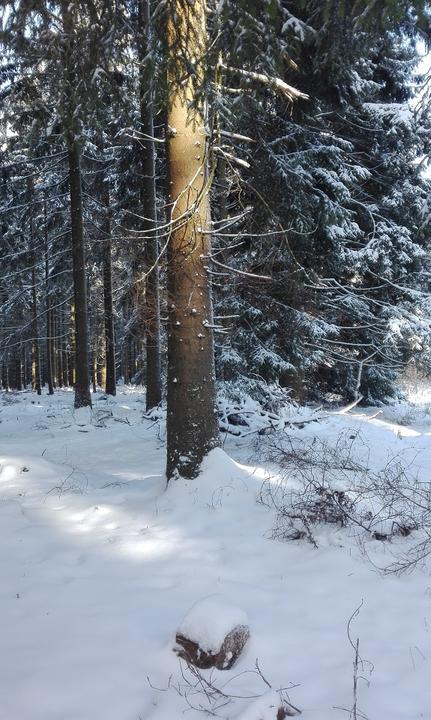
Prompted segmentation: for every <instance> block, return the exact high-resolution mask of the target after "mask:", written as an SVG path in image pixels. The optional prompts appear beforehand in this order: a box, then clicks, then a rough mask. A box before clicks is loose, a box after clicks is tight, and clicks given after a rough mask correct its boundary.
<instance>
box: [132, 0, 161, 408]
mask: <svg viewBox="0 0 431 720" xmlns="http://www.w3.org/2000/svg"><path fill="white" fill-rule="evenodd" d="M138 13H139V61H140V65H139V82H140V106H141V132H142V140H141V158H142V175H143V177H142V191H141V211H142V216H143V219H142V230H143V233H144V237H145V240H144V242H145V269H146V286H145V339H146V366H147V377H146V379H147V382H146V385H147V398H146V403H147V410H149V409H150V408H152V407H154V406H155V405H158V404H159V403H160V401H161V399H162V385H161V374H160V298H159V263H158V254H159V249H158V239H157V209H156V167H155V166H156V163H155V143H154V140H153V139H152V138H153V136H154V118H153V97H152V96H153V88H152V84H153V83H152V76H151V75H152V73H151V72H148V70H146V68H145V63H144V59H145V57H146V55H147V53H148V51H149V38H150V0H138Z"/></svg>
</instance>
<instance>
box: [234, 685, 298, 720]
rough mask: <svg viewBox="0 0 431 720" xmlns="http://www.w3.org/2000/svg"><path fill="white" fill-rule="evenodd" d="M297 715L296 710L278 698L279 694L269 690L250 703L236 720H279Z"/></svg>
mask: <svg viewBox="0 0 431 720" xmlns="http://www.w3.org/2000/svg"><path fill="white" fill-rule="evenodd" d="M299 714H300V713H299V711H298V710H296V709H295V708H294V707H293V706H292V705H290V703H288V702H286V701H285V700H284V698H283V697H280V693H278V692H276V691H275V690H271V691H270V692H267V693H265V694H264V695H262V696H261V697H260V698H258V699H257V700H255V701H254V702H252V703H251V705H249V706H248V708H247V709H246V710H245V711H244V712H243V713H241V715H240V716H239V717H238V720H280V718H286V717H292V716H294V715H299Z"/></svg>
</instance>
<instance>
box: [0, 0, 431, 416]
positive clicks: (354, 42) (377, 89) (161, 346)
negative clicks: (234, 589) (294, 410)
mask: <svg viewBox="0 0 431 720" xmlns="http://www.w3.org/2000/svg"><path fill="white" fill-rule="evenodd" d="M171 7H174V10H173V13H174V14H173V16H172V18H173V26H175V25H176V26H178V25H179V24H181V23H180V18H181V16H184V17H186V16H187V13H188V3H187V2H185V0H184V2H182V1H181V2H180V1H179V2H177V3H173V4H171ZM167 8H168V10H167ZM167 14H169V4H168V5H165V4H163V3H150V2H149V0H148V2H147V0H137V1H136V2H128V1H127V0H121V1H119V2H116V3H105V2H103V0H100V1H97V2H96V1H92V2H80V1H79V0H77V1H76V2H73V3H72V4H69V5H68V4H67V3H62V2H45V1H44V0H40V1H39V0H36V1H35V2H26V1H25V0H21V1H20V2H18V0H17V1H16V2H13V3H3V9H2V28H3V29H2V34H1V43H2V48H3V59H2V61H1V65H0V73H1V74H0V88H1V132H2V138H1V146H0V148H1V149H0V153H1V158H0V161H1V185H0V198H1V200H0V212H1V216H0V232H1V240H0V242H1V257H0V263H1V274H0V297H1V304H0V348H1V350H0V362H1V368H2V371H1V383H2V387H3V389H8V388H10V389H15V390H20V389H21V388H23V387H28V386H30V384H31V385H32V387H33V388H34V389H35V390H37V391H38V392H40V391H41V388H42V387H47V388H48V391H49V392H50V393H51V392H53V389H54V388H55V387H67V386H72V385H75V391H76V396H75V404H76V405H77V406H80V405H85V404H89V403H90V402H91V399H90V395H89V390H88V386H89V375H88V373H89V370H90V369H91V381H92V384H93V389H94V390H96V387H98V386H100V387H102V388H103V389H104V390H106V392H108V393H111V394H115V387H116V381H118V380H119V379H122V380H123V381H124V382H125V383H138V384H140V383H143V384H146V386H147V408H148V409H150V408H151V407H153V406H155V405H157V404H159V402H160V401H161V399H162V395H164V389H163V388H164V387H165V381H164V380H163V378H165V377H166V364H167V360H166V358H167V340H168V335H170V332H168V330H167V324H168V323H171V326H172V323H173V322H174V321H173V319H172V317H171V318H170V319H169V317H168V316H169V312H170V310H169V300H168V296H169V292H168V291H167V287H166V283H167V282H168V285H169V277H168V278H167V276H168V275H169V272H167V270H169V264H170V263H172V257H171V254H170V241H171V230H172V225H171V222H172V221H171V212H172V204H171V202H170V198H169V184H170V183H171V182H172V181H171V179H170V175H169V172H168V158H167V155H166V148H165V139H166V138H169V132H170V130H171V131H172V128H170V126H169V117H168V115H167V113H169V102H170V100H169V92H170V90H169V86H170V85H172V84H174V83H177V84H178V86H179V87H181V83H184V82H191V85H192V87H193V93H194V96H193V97H194V99H193V98H192V99H191V101H190V102H189V111H190V108H192V111H191V112H193V104H194V103H195V104H196V103H197V104H199V103H200V102H201V101H203V98H204V97H205V102H206V103H207V107H208V112H207V117H206V119H205V123H206V126H205V127H206V131H207V133H208V151H207V156H206V158H205V162H206V163H207V170H206V172H207V175H208V181H207V184H206V189H205V192H208V193H209V194H210V205H211V212H212V226H211V228H212V251H211V252H210V253H209V254H208V257H207V258H206V259H205V268H206V270H205V271H207V272H208V273H209V275H210V279H211V281H212V291H213V302H214V320H213V321H211V320H210V321H209V322H208V323H207V325H208V328H207V329H206V332H209V333H210V334H212V333H213V334H214V337H215V341H214V346H215V362H216V370H217V377H218V379H219V380H220V381H224V383H225V387H228V388H230V390H229V392H230V393H231V394H233V396H237V395H238V394H241V393H242V392H246V393H249V394H251V395H252V396H253V397H256V398H258V399H260V400H265V398H266V397H267V390H266V386H267V385H268V384H271V383H277V384H279V386H280V387H281V388H286V389H287V390H288V391H289V392H290V394H291V397H292V398H294V399H298V400H300V401H307V400H315V401H316V400H317V401H321V400H324V399H328V398H338V399H343V400H349V401H350V400H354V399H356V398H358V397H359V396H361V397H363V398H364V399H365V401H366V402H368V403H371V402H377V401H387V400H388V399H390V398H391V397H394V396H395V395H396V394H397V392H398V391H397V380H398V379H399V377H400V375H401V374H402V373H403V372H404V371H405V369H406V367H408V366H409V364H413V365H414V366H415V367H416V368H420V370H421V371H422V372H425V373H427V372H428V365H429V359H430V343H431V334H430V300H429V278H430V276H429V210H428V193H429V187H430V185H429V181H428V180H427V179H426V177H425V175H424V172H423V171H424V169H425V168H426V162H427V161H426V158H427V153H428V152H429V142H430V140H429V138H430V110H429V103H428V93H427V83H428V80H427V77H426V76H423V75H422V76H421V75H420V74H419V72H418V65H419V61H420V59H421V54H423V52H424V47H425V44H424V43H425V42H426V39H427V33H428V17H427V6H426V4H425V3H417V4H416V7H415V6H414V4H413V3H409V2H381V3H380V2H379V3H375V2H371V3H367V2H360V1H358V0H355V1H353V0H351V1H347V0H345V1H344V0H328V2H323V3H322V2H317V1H316V2H315V1H313V0H297V1H296V2H293V1H289V0H265V2H263V1H258V2H250V1H249V0H239V1H238V2H229V0H225V1H224V2H220V3H209V6H208V16H207V37H206V38H205V37H203V38H202V41H203V44H204V45H203V46H205V50H203V53H204V54H203V58H204V60H203V61H202V58H201V59H200V60H199V59H198V60H197V61H196V60H195V61H194V60H193V52H190V44H192V45H193V42H194V41H193V39H192V40H190V38H189V48H188V50H187V49H186V50H187V52H186V51H184V48H181V47H180V46H177V47H175V42H170V41H169V33H168V34H166V22H167V17H166V16H167ZM199 32H201V31H199ZM203 32H204V35H205V31H203ZM203 46H202V47H203ZM175 54H177V55H178V56H182V58H181V59H180V61H176V66H175V68H174V67H173V58H174V57H175ZM193 62H197V65H195V66H194V67H193ZM187 76H188V78H189V80H188V81H184V77H187ZM167 77H168V78H170V79H169V80H168V82H166V78H167ZM167 122H168V125H166V123H167ZM174 131H175V130H174ZM174 131H173V132H174ZM208 232H209V230H208ZM172 274H174V273H172ZM176 322H177V324H178V321H176ZM210 344H211V343H210ZM207 351H208V352H209V353H212V348H211V347H209V349H207V350H206V351H205V353H207ZM172 352H174V351H172ZM175 352H177V351H175ZM172 379H173V378H171V380H172ZM226 383H228V385H226Z"/></svg>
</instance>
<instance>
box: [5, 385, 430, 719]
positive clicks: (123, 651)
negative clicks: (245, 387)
mask: <svg viewBox="0 0 431 720" xmlns="http://www.w3.org/2000/svg"><path fill="white" fill-rule="evenodd" d="M430 399H431V398H428V397H426V396H421V397H417V398H416V403H417V404H418V405H417V409H416V410H414V409H413V410H412V408H411V407H410V406H407V405H405V406H397V408H395V409H394V408H390V409H387V410H384V411H383V412H381V413H380V414H379V415H378V416H376V417H373V415H374V414H375V412H376V410H372V409H367V410H366V411H360V410H358V409H354V410H352V411H351V412H350V413H349V414H345V415H330V416H328V417H325V418H323V419H322V420H321V421H320V422H319V423H309V424H306V425H305V426H304V427H303V428H302V429H299V428H298V429H295V430H292V433H294V434H295V435H298V436H300V437H309V438H310V437H311V436H312V435H318V437H319V438H320V439H322V438H323V439H325V441H327V442H328V443H335V442H336V440H337V438H339V437H340V433H345V434H346V433H347V434H350V435H351V436H352V437H354V438H360V446H361V447H362V448H364V447H366V448H368V454H369V457H370V461H371V463H372V466H373V467H375V468H376V469H378V468H379V467H380V466H382V465H384V463H385V462H387V460H388V459H389V458H390V457H392V456H394V455H398V456H401V457H403V458H404V459H405V461H406V463H407V464H408V465H409V466H410V467H414V468H415V471H417V472H418V473H419V474H420V477H421V479H423V480H426V481H429V480H430V479H431V413H430V412H429V407H430V404H429V401H430ZM143 416H144V404H143V395H142V394H141V393H139V391H136V390H133V391H132V390H130V389H127V388H124V389H122V390H120V392H119V394H118V396H117V398H116V399H106V398H105V397H104V396H102V395H101V394H99V395H96V396H95V397H94V409H93V411H92V412H91V413H90V412H89V411H86V410H80V411H78V412H75V411H73V394H72V393H71V392H57V393H56V394H55V396H54V397H53V398H49V397H48V396H46V395H43V396H42V397H41V398H37V397H36V396H35V395H34V394H32V393H28V392H27V393H20V394H18V395H5V394H3V395H1V396H0V423H1V424H0V578H1V580H0V720H95V718H101V719H102V720H147V718H148V719H149V720H177V719H179V718H181V717H183V716H185V717H189V718H191V719H192V720H193V719H194V718H198V717H202V716H203V715H202V712H201V710H200V709H199V708H201V707H202V708H207V709H210V710H211V711H212V712H214V713H216V714H217V716H219V717H222V718H229V719H232V720H233V719H234V718H239V717H241V714H242V713H245V714H244V715H243V717H247V719H248V720H261V718H264V717H265V718H266V717H267V715H265V712H266V710H262V709H258V710H256V711H254V710H253V711H248V710H247V708H248V706H249V705H250V704H251V703H252V702H253V700H252V697H253V696H256V695H260V694H263V693H266V692H269V688H268V686H267V684H266V683H265V681H264V679H263V678H262V676H261V675H260V674H259V673H258V672H257V671H256V660H257V661H258V666H259V668H260V670H261V673H262V675H263V676H264V678H265V679H266V681H267V682H268V683H269V684H270V685H271V686H272V688H273V689H274V690H277V689H279V688H288V691H289V696H290V699H291V701H292V703H293V704H294V705H295V706H297V707H300V708H301V709H302V712H303V717H304V720H333V719H335V718H343V717H346V718H348V717H349V711H350V709H351V708H352V704H353V694H352V684H353V660H354V651H353V649H352V647H351V645H350V644H349V641H348V638H347V623H348V621H349V618H350V617H351V616H352V614H353V613H354V611H355V609H356V608H358V607H359V606H360V605H361V603H362V605H361V608H360V611H359V613H358V615H357V616H356V617H355V618H354V620H353V621H352V625H351V635H352V638H353V640H356V638H357V637H359V639H360V654H361V657H362V659H363V665H361V666H360V668H359V669H360V675H362V676H363V677H364V678H365V680H366V681H367V682H366V681H365V680H360V681H359V694H358V706H359V709H360V710H361V711H362V712H363V713H364V714H366V716H367V717H369V718H370V720H416V719H417V718H425V719H426V720H430V718H431V691H430V676H431V675H430V673H431V576H430V571H429V567H428V568H427V567H419V568H417V569H415V570H414V571H413V572H412V573H410V574H408V575H402V576H401V577H398V576H396V575H389V576H384V575H382V574H381V573H380V572H379V571H378V570H377V569H376V567H381V566H384V565H385V563H386V561H389V559H392V557H393V553H394V552H396V547H397V544H396V543H395V545H394V544H393V543H382V542H378V541H375V540H371V539H369V540H367V541H366V553H364V547H363V544H362V547H361V545H359V544H358V543H357V542H356V540H355V537H354V534H353V533H352V532H350V531H349V530H339V529H335V528H329V529H328V530H327V532H322V533H321V537H320V542H319V547H318V548H317V549H316V548H314V547H313V546H312V545H311V544H309V543H306V542H305V541H301V542H280V541H275V540H273V539H271V532H272V527H273V525H274V521H275V516H274V511H273V510H271V509H268V508H267V507H265V506H263V505H262V504H259V503H257V502H256V496H257V495H258V493H259V491H260V489H261V486H262V483H263V482H264V480H265V478H268V477H269V474H273V473H274V467H273V466H271V467H270V466H269V465H268V464H266V463H265V461H264V459H263V457H260V451H259V447H258V446H256V445H254V444H253V442H254V439H255V436H253V435H250V436H248V437H247V438H245V439H241V438H228V440H227V442H226V443H225V447H224V450H221V449H219V450H215V451H213V452H212V453H211V455H210V457H209V458H208V459H207V461H206V462H205V465H204V468H203V472H202V476H201V477H200V478H199V479H198V480H195V481H193V482H186V481H183V480H179V481H176V482H173V483H171V484H170V486H169V487H168V489H166V484H165V479H164V475H163V470H164V438H163V422H162V421H160V422H154V421H150V420H147V419H145V418H144V417H143ZM301 433H302V435H301ZM350 435H349V437H350ZM400 453H401V455H400ZM231 458H233V459H231ZM275 470H276V469H275ZM274 481H276V479H275V478H274ZM399 542H400V543H401V542H403V540H400V541H399ZM406 542H407V541H406ZM213 594H217V595H221V596H222V597H223V598H225V599H226V601H228V602H232V603H233V604H234V605H236V606H239V607H240V608H242V609H243V610H244V612H245V613H246V615H247V616H248V618H249V623H250V631H251V638H250V641H249V643H248V645H247V646H246V650H245V652H244V654H243V655H242V657H241V659H240V661H239V662H238V664H237V665H236V666H235V667H234V668H232V670H230V671H214V672H213V673H210V671H203V676H204V677H205V678H206V679H207V680H210V682H211V687H214V688H218V689H219V690H221V691H222V693H223V695H221V694H217V693H216V692H215V691H214V690H208V687H207V691H206V692H203V691H202V690H201V686H200V685H199V679H196V677H193V676H191V675H190V673H189V672H188V670H187V669H186V668H185V667H184V665H181V663H180V661H179V659H178V658H177V656H176V655H175V654H174V653H173V652H172V647H173V644H174V638H175V631H176V629H177V628H178V626H179V625H180V623H181V621H182V619H183V617H184V616H185V615H186V613H187V611H188V610H189V609H190V607H191V606H192V605H193V604H194V603H195V602H197V601H199V600H201V599H203V598H205V597H207V596H210V595H213ZM214 607H215V611H214V612H216V611H217V610H216V608H217V603H215V604H214ZM222 607H223V606H222V605H220V608H222ZM220 611H222V610H220ZM216 621H217V618H215V619H214V622H216ZM197 682H198V685H197V686H196V683H197ZM269 697H270V698H271V697H272V696H269ZM259 703H260V705H259ZM259 703H258V706H257V707H260V708H266V707H267V705H268V701H267V700H266V699H265V698H264V699H263V700H261V701H259ZM184 713H185V714H184ZM268 717H269V716H268ZM358 717H359V714H358Z"/></svg>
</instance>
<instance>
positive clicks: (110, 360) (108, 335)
mask: <svg viewBox="0 0 431 720" xmlns="http://www.w3.org/2000/svg"><path fill="white" fill-rule="evenodd" d="M101 194H102V198H101V199H102V204H103V206H104V213H105V217H104V222H103V225H102V231H103V235H104V238H103V245H102V252H103V306H104V323H105V368H106V372H105V392H106V393H107V394H108V395H116V392H117V387H116V377H115V328H114V309H113V301H112V248H111V223H110V218H109V213H110V197H109V185H108V180H107V179H106V178H104V182H103V185H102V193H101Z"/></svg>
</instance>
